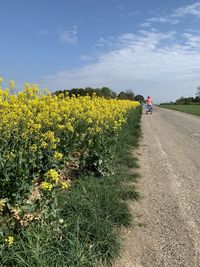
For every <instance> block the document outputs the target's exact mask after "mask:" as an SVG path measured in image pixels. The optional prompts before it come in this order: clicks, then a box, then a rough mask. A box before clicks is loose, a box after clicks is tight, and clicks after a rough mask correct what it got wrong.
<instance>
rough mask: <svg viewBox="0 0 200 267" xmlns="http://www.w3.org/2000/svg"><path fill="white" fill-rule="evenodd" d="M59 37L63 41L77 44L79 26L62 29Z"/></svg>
mask: <svg viewBox="0 0 200 267" xmlns="http://www.w3.org/2000/svg"><path fill="white" fill-rule="evenodd" d="M59 39H60V41H61V42H63V43H69V44H76V43H77V42H78V37H77V26H76V25H74V26H73V27H72V28H67V29H65V30H62V31H60V33H59Z"/></svg>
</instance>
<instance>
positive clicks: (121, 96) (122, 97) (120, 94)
mask: <svg viewBox="0 0 200 267" xmlns="http://www.w3.org/2000/svg"><path fill="white" fill-rule="evenodd" d="M117 97H118V99H127V95H126V93H125V92H124V91H121V92H120V93H119V94H118V96H117Z"/></svg>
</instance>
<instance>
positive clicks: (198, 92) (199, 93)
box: [196, 86, 200, 97]
mask: <svg viewBox="0 0 200 267" xmlns="http://www.w3.org/2000/svg"><path fill="white" fill-rule="evenodd" d="M196 96H198V97H200V86H198V87H197V93H196Z"/></svg>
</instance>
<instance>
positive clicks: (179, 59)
mask: <svg viewBox="0 0 200 267" xmlns="http://www.w3.org/2000/svg"><path fill="white" fill-rule="evenodd" d="M175 37H176V38H177V40H178V39H179V37H180V35H179V34H178V33H176V32H173V31H172V32H167V33H162V32H158V31H157V32H154V31H144V30H143V31H139V32H137V34H132V33H126V34H123V35H121V36H119V37H118V38H117V39H115V41H114V42H113V43H115V45H116V47H115V49H113V50H112V51H111V52H107V53H103V54H101V56H99V58H98V60H97V62H95V63H91V64H87V65H85V66H83V67H82V68H79V69H74V70H71V71H62V72H58V73H56V74H55V75H52V76H47V77H44V79H43V82H44V84H45V86H47V87H49V88H51V89H53V90H55V89H57V88H66V87H67V88H72V87H74V86H76V87H77V86H80V87H86V86H92V87H101V86H103V85H107V86H110V87H111V88H113V89H115V90H118V91H119V90H120V89H124V88H125V89H126V88H137V92H138V93H139V92H140V91H139V90H140V87H142V88H143V92H142V93H143V94H147V95H148V94H149V90H150V91H153V93H154V94H155V95H156V92H158V91H159V90H163V93H160V94H161V95H163V96H162V97H168V98H170V97H171V96H172V95H174V90H175V88H176V93H177V95H176V96H177V97H179V96H180V95H182V91H180V90H183V89H184V88H180V82H181V83H184V85H183V87H185V86H191V88H192V86H193V88H195V86H196V85H197V84H195V81H197V80H198V79H199V78H200V74H199V73H200V66H199V62H200V51H199V49H194V46H193V42H194V40H192V35H190V36H188V35H184V36H183V37H184V38H185V43H182V44H180V43H179V42H178V41H176V42H174V38H175ZM172 41H173V42H172ZM195 78H196V80H195ZM183 81H184V82H183ZM149 86H151V87H152V88H149ZM166 87H167V88H166ZM166 89H167V91H166ZM165 99H166V98H165ZM157 101H159V99H157Z"/></svg>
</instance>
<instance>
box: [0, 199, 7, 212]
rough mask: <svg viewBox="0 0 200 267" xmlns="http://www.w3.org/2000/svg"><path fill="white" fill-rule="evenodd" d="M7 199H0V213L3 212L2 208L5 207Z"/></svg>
mask: <svg viewBox="0 0 200 267" xmlns="http://www.w3.org/2000/svg"><path fill="white" fill-rule="evenodd" d="M6 202H7V199H0V211H3V210H4V207H5V206H6Z"/></svg>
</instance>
